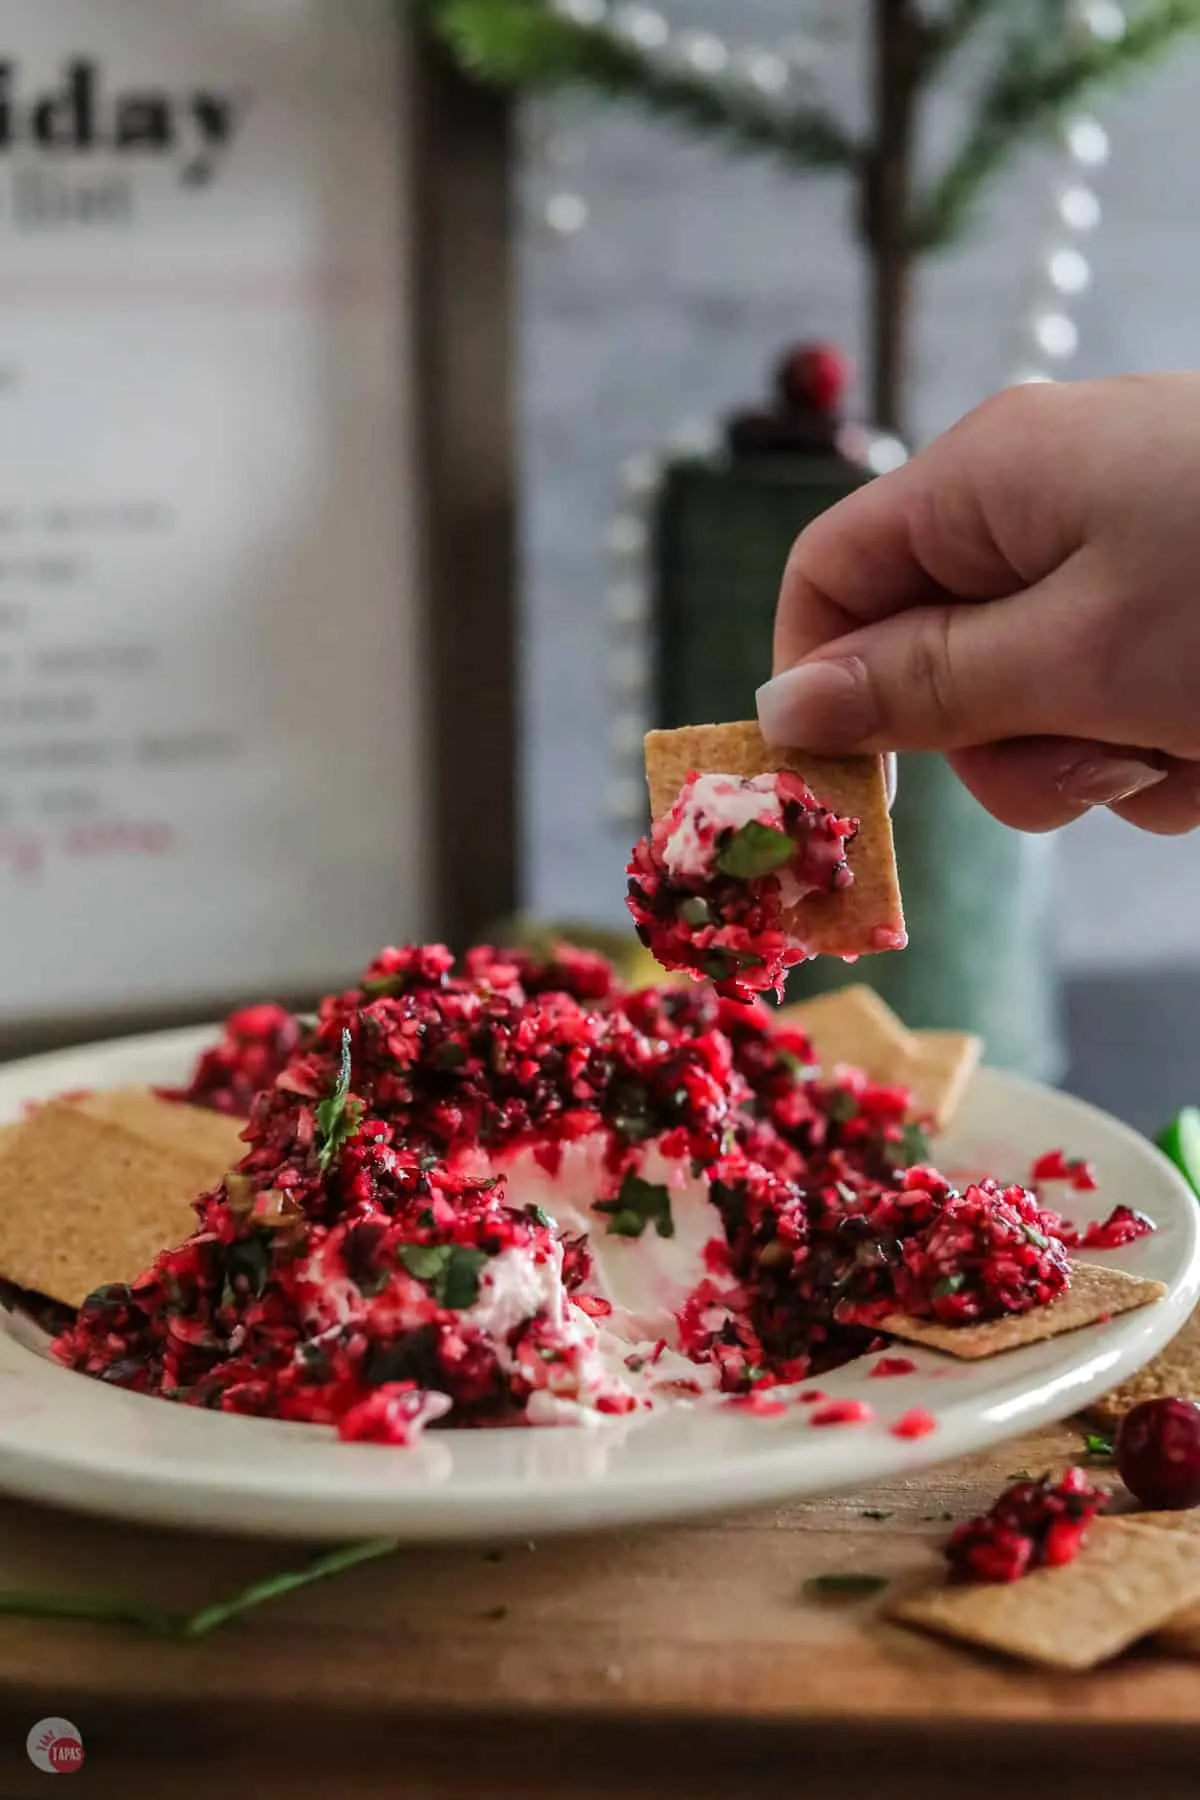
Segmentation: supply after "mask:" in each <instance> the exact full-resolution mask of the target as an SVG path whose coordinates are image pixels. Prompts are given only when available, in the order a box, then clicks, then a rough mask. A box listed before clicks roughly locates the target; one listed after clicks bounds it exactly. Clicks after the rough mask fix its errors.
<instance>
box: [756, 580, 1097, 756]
mask: <svg viewBox="0 0 1200 1800" xmlns="http://www.w3.org/2000/svg"><path fill="white" fill-rule="evenodd" d="M1086 595H1087V583H1086V576H1085V575H1084V574H1083V573H1082V572H1081V571H1079V570H1077V569H1076V568H1075V566H1074V565H1073V564H1068V565H1067V566H1066V567H1065V568H1064V569H1060V570H1058V571H1056V572H1055V573H1054V574H1053V575H1051V576H1050V577H1049V578H1048V579H1047V580H1046V581H1044V582H1042V583H1040V584H1039V585H1038V586H1037V587H1036V588H1034V589H1032V590H1030V592H1029V593H1027V594H1021V595H1019V596H1017V597H1016V598H1014V599H1010V600H1004V601H998V602H994V603H990V604H982V605H964V604H961V603H960V604H951V605H948V606H918V607H914V608H912V609H911V610H909V611H907V612H904V613H900V614H897V615H894V616H893V617H891V618H886V619H881V620H880V621H879V622H878V623H877V624H874V625H870V626H867V627H866V628H865V629H862V630H858V631H852V632H850V633H849V634H848V635H846V636H844V637H839V638H838V639H837V641H836V642H835V643H833V644H829V645H827V646H826V647H825V649H824V650H822V651H819V652H817V653H816V655H813V656H809V657H808V658H807V659H806V660H805V661H803V662H801V663H799V664H797V665H796V666H795V667H794V668H789V669H786V670H785V671H784V672H783V673H782V674H779V675H776V676H775V677H774V678H773V679H772V680H771V681H769V682H767V683H766V684H765V686H763V687H761V688H760V689H759V690H758V714H759V721H760V723H761V725H762V729H763V733H764V735H765V736H766V737H767V738H768V739H769V740H771V741H772V742H774V743H779V744H794V745H797V746H799V747H801V748H803V749H806V750H814V751H818V752H822V751H823V752H825V753H826V754H837V753H839V752H847V751H878V750H956V749H961V748H963V747H965V746H967V745H970V744H986V743H991V742H993V741H996V740H1000V739H1006V738H1013V737H1028V736H1038V735H1050V734H1054V733H1055V732H1056V731H1058V732H1061V731H1062V730H1063V729H1064V728H1066V729H1068V730H1075V731H1079V732H1080V733H1081V735H1082V734H1084V733H1091V732H1093V731H1095V730H1096V724H1095V723H1093V722H1092V721H1093V720H1097V719H1100V718H1102V717H1103V716H1104V715H1103V707H1102V702H1103V699H1104V696H1103V695H1100V694H1099V693H1098V692H1097V690H1096V685H1095V684H1093V683H1090V682H1088V681H1087V680H1086V679H1083V680H1076V679H1075V677H1074V674H1073V673H1072V674H1071V675H1070V676H1069V677H1068V678H1067V679H1066V680H1065V679H1064V670H1066V671H1072V672H1074V671H1076V670H1082V668H1083V650H1082V648H1081V645H1080V641H1079V640H1080V635H1081V632H1082V631H1083V630H1084V626H1083V623H1082V621H1083V619H1084V618H1085V616H1086V615H1085V613H1084V610H1083V607H1082V605H1081V602H1082V601H1084V600H1085V599H1086ZM1093 635H1094V634H1093ZM1094 653H1095V652H1094V647H1093V650H1092V651H1091V652H1089V654H1094ZM1073 711H1074V712H1077V713H1078V716H1077V717H1076V716H1072V713H1073Z"/></svg>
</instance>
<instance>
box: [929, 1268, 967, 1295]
mask: <svg viewBox="0 0 1200 1800" xmlns="http://www.w3.org/2000/svg"><path fill="white" fill-rule="evenodd" d="M966 1285H967V1278H966V1276H965V1275H964V1274H963V1272H962V1270H961V1269H960V1270H959V1271H958V1273H957V1274H955V1275H943V1277H942V1279H941V1280H940V1281H938V1282H935V1284H934V1289H933V1297H934V1299H935V1300H945V1299H946V1298H947V1296H948V1295H950V1294H957V1293H959V1292H960V1291H961V1290H962V1289H963V1288H965V1287H966Z"/></svg>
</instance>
